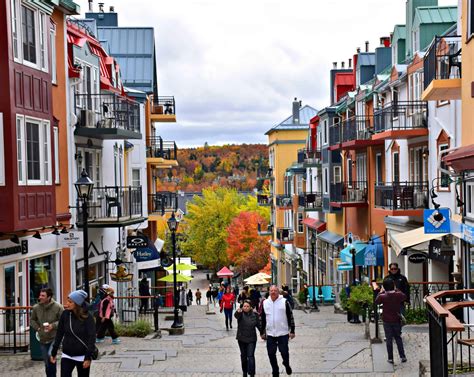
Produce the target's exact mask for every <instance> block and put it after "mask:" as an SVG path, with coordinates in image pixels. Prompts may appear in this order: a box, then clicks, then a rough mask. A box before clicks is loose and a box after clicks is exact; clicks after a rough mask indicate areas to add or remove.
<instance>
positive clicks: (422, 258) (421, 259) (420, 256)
mask: <svg viewBox="0 0 474 377" xmlns="http://www.w3.org/2000/svg"><path fill="white" fill-rule="evenodd" d="M426 259H427V255H426V254H425V253H415V254H412V255H410V256H409V257H408V260H409V261H410V262H411V263H414V264H418V263H425V262H426Z"/></svg>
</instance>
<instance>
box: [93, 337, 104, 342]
mask: <svg viewBox="0 0 474 377" xmlns="http://www.w3.org/2000/svg"><path fill="white" fill-rule="evenodd" d="M104 341H105V339H104V338H95V342H96V343H104Z"/></svg>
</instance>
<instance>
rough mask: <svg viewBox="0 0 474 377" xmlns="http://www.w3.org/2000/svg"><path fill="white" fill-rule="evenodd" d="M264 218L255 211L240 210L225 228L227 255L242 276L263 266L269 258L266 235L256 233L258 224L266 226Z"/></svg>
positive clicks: (250, 273) (252, 272) (255, 271)
mask: <svg viewBox="0 0 474 377" xmlns="http://www.w3.org/2000/svg"><path fill="white" fill-rule="evenodd" d="M265 222H266V221H265V220H264V218H263V217H262V216H261V215H259V214H258V213H257V212H248V211H243V212H240V213H239V214H238V215H237V216H236V217H235V218H234V219H233V220H232V222H231V224H230V225H229V226H228V228H227V234H228V236H227V257H228V258H229V260H230V261H231V262H232V263H233V264H234V265H235V266H236V267H237V268H238V269H239V270H240V271H241V273H242V274H243V275H244V276H250V275H253V274H255V273H257V272H258V271H259V270H261V269H262V268H264V267H265V266H266V265H267V263H268V261H269V258H270V244H269V243H268V239H267V237H262V236H259V235H258V231H257V228H258V224H259V223H260V224H262V226H263V228H266V224H265Z"/></svg>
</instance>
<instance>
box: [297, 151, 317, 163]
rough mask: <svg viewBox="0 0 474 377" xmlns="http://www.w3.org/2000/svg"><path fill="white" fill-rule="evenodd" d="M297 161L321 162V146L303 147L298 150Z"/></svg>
mask: <svg viewBox="0 0 474 377" xmlns="http://www.w3.org/2000/svg"><path fill="white" fill-rule="evenodd" d="M298 162H299V163H303V164H306V165H315V164H319V163H321V148H320V147H316V148H304V149H300V150H298Z"/></svg>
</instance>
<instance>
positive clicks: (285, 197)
mask: <svg viewBox="0 0 474 377" xmlns="http://www.w3.org/2000/svg"><path fill="white" fill-rule="evenodd" d="M316 113H317V110H316V109H314V108H312V107H311V106H308V105H305V106H301V102H299V101H297V100H296V98H295V101H294V102H293V112H292V115H291V116H290V117H288V118H287V119H285V120H284V121H283V122H281V123H279V124H278V125H276V126H275V127H273V128H271V129H270V130H269V131H267V132H266V133H265V134H266V135H268V150H269V151H268V152H269V166H270V169H271V177H270V181H271V184H270V193H271V196H272V199H271V202H272V212H271V223H272V224H273V229H272V237H271V259H272V281H273V283H274V284H277V285H288V286H289V287H290V288H292V287H293V286H295V287H296V285H294V284H293V279H295V280H296V268H297V266H296V255H295V252H294V246H293V238H294V231H293V230H294V224H296V223H297V221H298V219H295V214H294V211H293V206H292V197H293V194H294V193H295V192H296V191H297V187H294V186H295V184H294V183H290V182H292V181H290V180H285V172H286V170H287V169H288V168H289V167H290V166H291V165H292V164H293V162H294V161H295V160H296V157H297V153H298V150H299V149H302V148H304V147H305V146H306V138H307V135H308V128H309V122H310V119H311V118H312V117H314V116H315V115H316ZM300 184H301V187H302V185H303V182H301V183H300ZM298 185H299V183H296V186H298Z"/></svg>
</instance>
